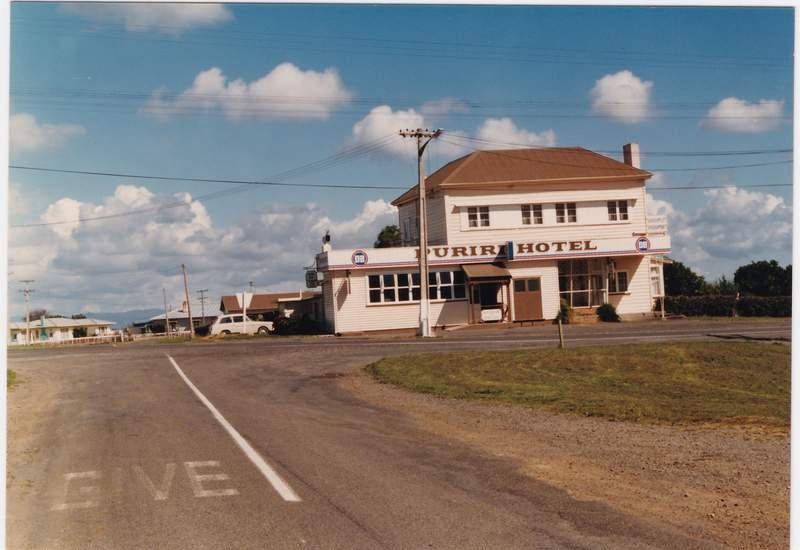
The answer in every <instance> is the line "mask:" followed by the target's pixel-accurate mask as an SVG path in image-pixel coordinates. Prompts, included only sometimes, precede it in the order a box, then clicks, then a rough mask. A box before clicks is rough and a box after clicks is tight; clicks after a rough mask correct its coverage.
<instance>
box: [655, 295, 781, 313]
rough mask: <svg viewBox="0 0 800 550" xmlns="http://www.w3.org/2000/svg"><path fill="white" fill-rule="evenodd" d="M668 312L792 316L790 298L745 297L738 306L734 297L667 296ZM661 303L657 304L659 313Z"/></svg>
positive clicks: (740, 299)
mask: <svg viewBox="0 0 800 550" xmlns="http://www.w3.org/2000/svg"><path fill="white" fill-rule="evenodd" d="M665 305H666V311H667V313H671V314H676V315H686V316H689V317H692V316H699V315H712V316H722V317H725V316H731V315H732V314H733V310H734V307H736V314H737V315H740V316H742V317H791V316H792V297H791V296H771V297H763V296H742V297H741V298H739V301H738V303H737V301H736V297H735V296H719V295H706V296H667V301H666V303H665ZM660 308H661V304H660V303H657V304H656V311H659V310H660Z"/></svg>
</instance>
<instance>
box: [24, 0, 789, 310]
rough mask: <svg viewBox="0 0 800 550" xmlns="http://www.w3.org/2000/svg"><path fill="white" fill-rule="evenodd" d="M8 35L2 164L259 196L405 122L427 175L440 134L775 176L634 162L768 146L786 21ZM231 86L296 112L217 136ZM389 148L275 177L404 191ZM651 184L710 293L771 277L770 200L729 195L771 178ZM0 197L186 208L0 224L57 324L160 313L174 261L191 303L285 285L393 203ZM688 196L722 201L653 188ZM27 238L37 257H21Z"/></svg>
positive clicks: (696, 18) (382, 9)
mask: <svg viewBox="0 0 800 550" xmlns="http://www.w3.org/2000/svg"><path fill="white" fill-rule="evenodd" d="M11 24H12V42H11V62H12V65H11V88H12V95H11V115H12V128H11V131H12V133H11V143H12V154H11V161H12V163H13V164H18V165H30V166H44V167H56V168H65V169H75V170H97V171H108V172H119V173H139V174H141V173H144V174H160V175H176V176H188V177H205V178H226V179H261V178H266V177H268V176H270V175H273V174H276V173H279V172H282V171H284V170H288V169H291V168H294V167H297V166H301V165H305V164H307V163H309V162H313V161H315V160H318V159H322V158H325V157H328V156H330V155H334V154H336V153H337V152H340V151H342V149H343V148H345V147H348V146H354V145H357V144H359V143H369V142H371V140H373V139H375V138H377V137H383V136H384V135H386V134H387V131H386V129H387V128H393V127H394V126H392V124H400V123H403V122H408V121H410V120H411V121H416V120H420V117H423V118H422V120H424V123H425V124H429V125H431V126H438V127H442V128H444V129H445V130H446V131H447V132H452V133H453V134H454V137H451V138H450V140H449V141H443V142H442V143H439V144H437V145H436V146H434V147H433V149H432V151H431V157H430V160H429V165H430V168H431V169H435V168H436V167H438V166H440V165H441V164H443V163H444V162H446V161H448V160H451V159H452V158H454V156H457V155H458V154H460V153H464V152H467V151H468V150H470V148H473V147H475V146H476V144H477V143H481V142H476V141H474V140H472V141H470V140H469V139H464V137H460V136H467V137H476V136H477V137H479V138H481V139H484V140H486V141H485V142H483V143H484V144H487V143H488V142H494V143H495V145H494V146H499V145H498V144H499V143H501V142H512V143H518V142H524V143H528V144H531V145H553V144H555V145H579V146H583V147H586V148H590V149H594V150H600V151H606V150H608V151H618V150H620V149H621V146H622V144H623V143H626V142H631V141H632V142H637V143H639V144H640V145H641V148H642V151H643V153H644V159H643V162H644V167H645V168H647V169H650V170H654V169H668V170H670V169H676V168H686V167H703V166H708V167H713V166H724V165H738V164H749V163H763V162H775V161H783V160H788V159H790V158H791V155H789V154H785V153H784V154H766V155H752V156H713V157H712V156H702V157H685V156H684V157H681V156H660V155H648V152H657V153H658V152H686V151H704V152H708V151H743V150H774V149H789V148H791V136H792V124H791V116H792V115H793V108H792V107H793V105H792V68H793V66H792V51H793V46H792V41H793V32H794V31H793V12H792V10H791V9H783V8H680V7H671V8H606V7H533V6H526V7H524V6H502V7H488V6H366V5H361V6H314V5H252V4H251V5H235V4H229V5H225V6H219V5H213V4H204V5H196V6H186V5H183V6H167V5H148V6H141V5H139V6H137V5H135V4H127V5H116V6H103V5H79V6H75V5H73V6H68V5H63V4H21V3H16V4H13V5H12V16H11ZM213 68H216V69H217V71H216V72H214V71H210V70H211V69H213ZM276 68H279V69H276ZM326 71H327V72H326ZM204 72H206V73H205V75H206V77H205V80H203V83H201V84H195V85H194V87H193V83H194V82H195V78H196V77H197V76H198V75H200V74H201V73H204ZM268 75H269V76H268ZM326 75H327V76H326ZM265 77H266V78H265ZM237 79H240V82H239V83H236V84H231V83H232V81H236V80H237ZM260 80H261V84H259V85H252V86H250V87H248V84H252V83H254V82H257V81H260ZM259 86H260V87H259ZM190 89H191V90H190ZM241 89H244V90H245V91H244V93H245V94H247V93H248V90H249V93H252V94H254V95H256V96H259V97H263V96H264V95H268V96H270V97H273V96H275V95H277V94H278V93H284V92H285V93H287V94H291V95H292V96H293V97H294V98H295V99H296V98H297V97H303V98H305V99H304V100H303V101H306V103H303V105H304V107H302V108H300V110H299V111H293V112H292V114H291V115H289V114H287V111H285V110H284V111H283V112H281V113H279V114H277V115H276V114H273V115H272V116H260V117H259V116H254V112H253V109H257V110H258V109H262V111H260V112H259V114H262V115H263V114H264V113H263V108H264V105H263V103H260V104H258V105H257V107H245V111H246V112H245V113H244V114H245V115H247V116H241V117H237V116H235V115H236V109H237V108H239V109H242V107H241V105H242V104H241V103H238V104H236V103H232V101H233V100H232V99H231V97H232V95H231V94H233V92H234V91H235V90H241ZM159 90H161V92H160V93H161V96H160V97H161V103H156V99H154V98H157V97H159V96H158V95H157V94H158V91H159ZM187 90H189V92H188V95H186V94H185V95H184V97H183V99H180V98H179V95H180V94H181V93H183V92H185V91H187ZM264 90H266V92H264ZM275 90H278V92H276V91H275ZM593 90H594V91H593ZM218 93H219V97H217V96H215V94H218ZM153 94H156V95H153ZM223 96H224V97H223ZM442 100H446V101H442ZM723 100H724V101H723ZM238 101H241V100H238ZM436 101H439V102H440V103H439V104H438V106H439V109H438V112H437V110H436V109H434V105H433V104H431V102H436ZM626 102H627V104H626ZM153 105H156V106H157V108H154V107H153ZM232 105H233V106H232ZM237 105H238V106H239V107H237ZM247 105H253V103H249V104H247ZM289 105H290V106H291V108H293V109H297V108H298V107H297V103H296V102H295V103H290V104H289ZM148 106H150V107H151V109H150V110H148V109H147V107H148ZM284 106H285V105H284ZM381 106H385V107H382V109H383V111H380V112H375V113H373V114H372V116H369V115H370V112H371V111H372V109H374V108H377V107H381ZM443 106H445V107H446V108H443ZM231 109H233V110H231ZM412 110H413V111H412ZM240 112H241V111H240ZM15 117H17V118H16V126H15ZM414 117H417V118H414ZM505 119H510V120H505ZM491 121H494V123H492V122H491ZM357 128H360V130H356V129H357ZM15 132H16V136H15ZM359 132H360V133H359ZM457 144H458V145H460V147H459V146H457ZM404 147H405V150H404ZM410 147H411V145H410V144H403V143H402V142H401V141H400V140H399V138H397V141H396V142H392V143H390V144H388V145H387V148H386V149H384V150H383V151H380V152H375V153H372V154H369V155H366V156H363V157H360V158H356V159H353V160H351V161H348V162H343V163H341V164H340V165H338V166H335V167H333V168H330V169H327V170H320V171H316V172H309V173H306V174H304V175H301V176H298V177H297V178H295V179H292V180H289V181H291V182H295V183H324V184H363V185H376V186H397V187H404V186H408V185H410V184H413V183H414V179H415V165H414V161H413V158H411V157H409V156H408V155H407V154H406V153H407V152H408V150H409V148H410ZM655 171H657V172H658V174H657V177H656V178H654V179H655V181H654V183H653V184H652V194H653V196H654V198H655V199H657V201H653V205H654V206H655V207H656V208H657V209H658V210H659V211H660V212H661V213H666V214H668V215H669V216H670V221H671V223H672V231H673V240H674V244H675V253H674V254H673V256H674V257H676V258H677V259H679V260H682V261H685V262H687V263H689V264H690V265H692V266H693V267H695V268H696V269H697V270H699V271H701V272H703V273H705V274H707V275H708V276H710V277H712V278H713V277H716V276H719V275H721V274H727V275H730V274H731V273H732V270H733V269H734V268H735V267H736V266H737V265H740V264H741V263H745V262H747V261H750V260H752V259H761V258H777V259H778V260H779V261H781V262H782V263H787V262H789V261H790V260H791V252H790V249H791V247H790V243H791V240H790V238H791V225H790V224H791V188H790V187H774V188H749V187H746V186H748V185H754V184H767V183H769V184H772V183H781V184H790V183H792V179H791V174H792V171H791V165H790V164H781V165H774V166H762V167H754V168H743V169H735V170H734V169H731V170H721V171H699V172H698V171H695V172H673V171H659V170H655ZM10 182H11V214H10V220H11V223H12V224H23V223H36V222H39V221H43V220H44V221H54V220H63V219H74V218H69V217H67V218H65V216H67V215H69V214H70V213H75V214H80V216H81V217H84V216H87V215H102V214H107V213H116V212H120V211H123V210H125V209H128V210H130V209H131V208H132V207H135V208H141V207H145V208H148V207H153V205H159V204H163V202H164V201H166V202H169V201H174V200H176V199H175V195H176V194H179V195H178V200H184V201H186V206H185V208H178V209H174V212H169V213H168V214H167V213H165V212H163V211H162V212H159V215H158V216H153V215H150V216H149V217H148V216H147V215H140V216H134V217H128V218H118V219H115V220H109V221H104V222H84V223H82V224H78V225H74V226H72V225H70V226H64V225H61V226H55V227H56V228H57V230H54V229H52V228H36V229H25V230H22V229H14V228H12V229H11V232H10V244H11V246H10V264H11V267H10V268H9V269H10V275H9V280H10V281H11V284H12V286H13V284H14V281H15V280H17V279H19V278H23V277H27V278H34V279H37V287H38V288H40V292H39V295H38V296H37V299H39V300H40V302H41V304H42V305H45V306H46V307H49V308H54V309H58V310H59V311H62V312H64V313H72V312H75V311H78V310H82V309H94V310H97V309H103V310H110V309H127V308H134V307H146V306H154V305H157V304H158V303H159V302H158V299H157V298H158V296H156V290H157V291H158V292H157V294H158V295H160V289H161V287H162V286H166V287H167V288H168V290H169V291H170V292H171V293H172V295H174V297H171V298H170V301H171V302H172V303H177V301H178V300H179V294H180V292H179V290H180V288H179V287H180V285H179V283H180V282H182V281H180V278H179V277H178V271H176V270H177V269H178V268H179V265H180V263H181V262H182V261H185V262H186V263H187V265H189V266H190V267H192V268H193V269H192V272H193V273H194V275H193V280H196V281H197V283H198V284H202V285H204V286H202V287H201V286H197V285H194V284H193V285H192V286H197V287H198V288H212V292H211V294H212V296H219V295H220V294H221V293H224V292H231V291H233V290H234V288H231V287H235V286H238V285H239V284H240V283H241V282H242V281H248V280H255V281H256V282H257V284H258V285H259V287H258V288H262V289H264V288H296V287H297V286H298V284H299V283H300V281H302V266H303V265H306V264H307V263H308V262H309V261H310V259H311V258H312V257H313V253H314V252H315V249H316V246H317V242H318V237H319V235H317V234H316V233H315V231H316V232H319V231H321V229H322V227H323V226H328V227H330V228H331V229H332V231H333V232H334V239H335V242H339V243H347V244H351V243H352V244H361V245H362V246H363V245H367V244H369V243H370V242H371V241H372V240H373V238H374V233H376V231H375V229H376V228H377V227H379V226H380V225H381V224H383V223H386V222H391V221H392V220H393V218H392V215H391V211H390V210H391V209H390V208H388V207H387V205H386V204H385V202H383V201H390V200H391V199H392V198H394V196H396V195H397V194H398V193H396V192H394V191H379V190H320V189H287V188H255V189H249V190H248V191H246V192H243V193H236V194H229V195H227V196H223V197H220V198H213V199H207V198H202V197H203V196H204V195H206V194H209V193H213V192H216V191H219V190H220V189H223V188H225V186H224V185H221V184H210V183H205V184H204V183H191V182H182V183H181V182H163V181H161V182H153V181H141V180H133V179H130V178H96V177H90V176H85V175H64V174H45V173H37V172H27V171H22V170H12V171H11V179H10ZM687 185H694V186H698V185H729V186H730V187H728V188H727V189H719V190H705V191H704V190H696V191H672V190H659V189H658V188H659V187H676V186H687ZM119 186H123V187H122V190H121V191H119ZM182 193H190V194H191V197H187V196H185V195H182ZM311 203H313V204H311ZM201 211H202V212H201ZM287 212H291V213H292V214H291V216H289V217H288V219H285V217H284V216H283V214H284V213H287ZM87 213H88V214H87ZM148 218H150V219H148ZM159 224H161V225H159ZM787 224H789V225H788V229H787ZM337 230H338V233H339V235H337ZM162 234H163V235H173V237H172V238H171V240H172V241H173V242H174V243H175V244H174V246H173V247H172V249H170V247H168V246H165V245H164V243H162V242H160V241H159V240H158V239H157V236H158V235H162ZM133 238H136V239H139V242H137V243H136V245H135V246H132V247H131V250H126V246H125V245H123V244H122V242H127V239H133ZM168 238H169V237H168ZM337 238H338V241H337ZM248 239H249V240H248ZM32 240H34V241H36V242H37V243H43V244H39V245H37V246H39V248H38V249H36V250H35V251H34V250H32V249H31V247H30V245H29V243H30V242H31V241H32ZM276 240H277V241H279V242H278V243H277V244H276V242H275V241H276ZM278 245H282V246H278ZM104 247H105V248H104ZM120 249H122V250H123V251H124V254H122V253H121V252H120ZM231 249H236V250H231ZM81 251H83V252H81ZM265 254H270V255H271V256H269V257H268V256H265ZM231 262H233V263H234V265H237V268H238V269H236V270H235V272H234V273H232V270H231V269H230V268H229V266H230V265H231ZM221 264H227V265H226V266H225V267H226V269H225V270H223V269H222V267H221ZM121 286H122V287H126V289H125V290H124V291H121V290H120V287H121ZM132 286H133V287H135V290H134V289H132V288H131V287H132ZM16 294H17V293H16V292H11V293H10V297H11V300H15V299H17V296H16ZM11 311H12V316H14V315H16V314H17V313H18V312H19V311H20V304H19V303H16V302H12V307H11Z"/></svg>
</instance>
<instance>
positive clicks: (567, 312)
mask: <svg viewBox="0 0 800 550" xmlns="http://www.w3.org/2000/svg"><path fill="white" fill-rule="evenodd" d="M574 315H575V314H574V313H573V311H572V308H571V307H570V306H569V304H568V303H567V301H566V300H564V299H562V300H561V306H560V307H559V309H558V315H556V318H555V322H556V323H557V322H558V321H559V319H560V320H561V322H562V323H564V324H569V322H570V321H572V318H573V316H574Z"/></svg>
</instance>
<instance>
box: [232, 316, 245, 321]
mask: <svg viewBox="0 0 800 550" xmlns="http://www.w3.org/2000/svg"><path fill="white" fill-rule="evenodd" d="M242 321H243V319H242V316H241V315H237V316H236V317H234V318H233V322H234V323H241V322H242Z"/></svg>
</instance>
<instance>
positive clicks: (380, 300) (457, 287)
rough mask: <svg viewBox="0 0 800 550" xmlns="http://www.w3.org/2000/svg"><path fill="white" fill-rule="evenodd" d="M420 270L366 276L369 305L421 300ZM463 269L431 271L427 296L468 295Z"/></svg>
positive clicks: (458, 298) (444, 297)
mask: <svg viewBox="0 0 800 550" xmlns="http://www.w3.org/2000/svg"><path fill="white" fill-rule="evenodd" d="M419 282H420V281H419V273H381V274H377V273H376V274H372V275H368V276H367V283H368V287H369V303H370V304H390V303H398V302H400V303H403V302H405V303H407V302H418V301H419V299H420V284H419ZM466 296H467V293H466V285H465V283H464V272H463V271H461V270H458V271H431V272H429V273H428V297H429V299H431V300H463V299H464V298H466Z"/></svg>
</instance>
